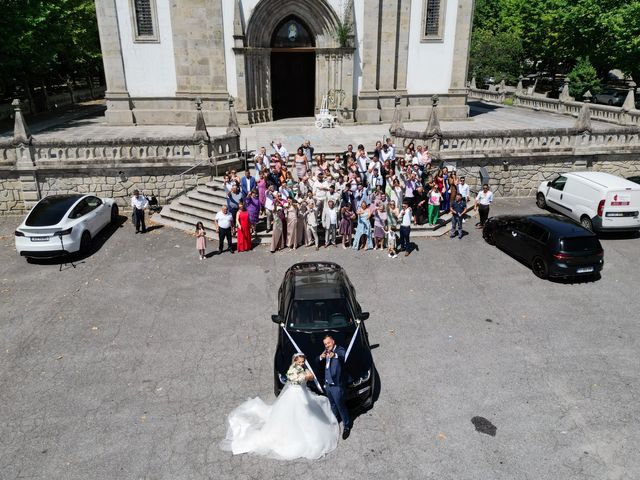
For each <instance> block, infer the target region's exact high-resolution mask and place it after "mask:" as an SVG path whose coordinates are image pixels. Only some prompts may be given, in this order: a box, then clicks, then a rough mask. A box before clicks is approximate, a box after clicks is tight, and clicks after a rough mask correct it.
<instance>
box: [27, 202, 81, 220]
mask: <svg viewBox="0 0 640 480" xmlns="http://www.w3.org/2000/svg"><path fill="white" fill-rule="evenodd" d="M80 197H81V195H52V196H50V197H47V198H44V199H42V200H40V202H38V204H37V205H36V206H35V207H33V210H31V213H29V216H28V217H27V220H26V221H25V224H26V225H27V226H29V227H47V226H50V225H56V224H58V223H60V221H61V220H62V218H63V217H64V215H65V214H66V213H67V211H69V208H71V205H73V204H74V203H76V202H77V201H78V199H79V198H80Z"/></svg>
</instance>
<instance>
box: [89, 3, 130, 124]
mask: <svg viewBox="0 0 640 480" xmlns="http://www.w3.org/2000/svg"><path fill="white" fill-rule="evenodd" d="M96 16H97V19H98V32H99V34H100V45H101V47H102V62H103V64H104V75H105V79H106V81H107V91H106V92H105V99H106V101H107V112H106V113H105V118H106V119H107V122H109V123H112V124H119V125H131V124H133V123H135V121H134V117H133V112H132V111H131V101H130V99H129V92H128V90H127V79H126V76H125V71H124V61H123V59H122V45H121V43H120V28H119V26H118V12H117V9H116V2H115V0H96Z"/></svg>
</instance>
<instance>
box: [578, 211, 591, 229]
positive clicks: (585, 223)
mask: <svg viewBox="0 0 640 480" xmlns="http://www.w3.org/2000/svg"><path fill="white" fill-rule="evenodd" d="M580 225H582V226H583V227H584V228H586V229H587V230H589V231H590V232H593V222H592V221H591V219H590V218H589V217H587V216H586V215H583V216H582V217H580Z"/></svg>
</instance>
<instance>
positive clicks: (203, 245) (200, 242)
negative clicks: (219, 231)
mask: <svg viewBox="0 0 640 480" xmlns="http://www.w3.org/2000/svg"><path fill="white" fill-rule="evenodd" d="M196 248H197V249H198V253H199V254H200V260H204V255H205V251H206V250H207V233H206V232H205V230H204V225H203V224H202V222H198V223H196Z"/></svg>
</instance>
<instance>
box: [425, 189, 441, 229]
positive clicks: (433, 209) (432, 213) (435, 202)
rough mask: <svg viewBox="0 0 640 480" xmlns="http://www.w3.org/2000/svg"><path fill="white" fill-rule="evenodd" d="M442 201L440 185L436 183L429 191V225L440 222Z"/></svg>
mask: <svg viewBox="0 0 640 480" xmlns="http://www.w3.org/2000/svg"><path fill="white" fill-rule="evenodd" d="M441 202H442V193H440V191H439V190H438V186H437V185H434V186H433V187H432V188H431V191H430V192H429V212H428V218H429V225H436V224H437V223H438V216H439V215H440V203H441Z"/></svg>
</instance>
